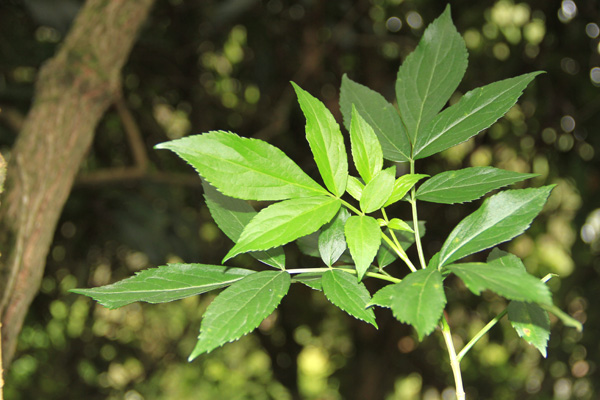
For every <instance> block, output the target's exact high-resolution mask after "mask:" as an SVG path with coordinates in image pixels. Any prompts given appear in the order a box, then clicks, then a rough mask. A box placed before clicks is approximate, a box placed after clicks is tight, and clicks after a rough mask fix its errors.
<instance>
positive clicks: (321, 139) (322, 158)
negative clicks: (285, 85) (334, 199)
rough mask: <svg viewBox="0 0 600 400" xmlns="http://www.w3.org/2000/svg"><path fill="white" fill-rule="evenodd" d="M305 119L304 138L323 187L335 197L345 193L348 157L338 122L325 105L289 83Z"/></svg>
mask: <svg viewBox="0 0 600 400" xmlns="http://www.w3.org/2000/svg"><path fill="white" fill-rule="evenodd" d="M292 85H293V86H294V90H295V91H296V95H297V96H298V102H299V103H300V107H301V108H302V111H303V112H304V116H305V117H306V139H307V140H308V143H309V144H310V149H311V150H312V153H313V156H314V158H315V162H316V163H317V167H318V168H319V172H320V173H321V177H322V178H323V182H325V186H326V187H327V188H328V189H329V190H330V191H331V193H333V194H335V195H336V196H338V197H339V196H341V195H342V194H344V192H345V191H346V180H347V179H348V158H347V157H348V156H347V155H346V147H345V146H344V138H343V137H342V132H341V131H340V127H339V125H338V123H337V122H336V121H335V118H333V115H331V112H330V111H329V110H328V109H327V107H325V105H324V104H323V103H322V102H321V101H319V100H318V99H316V98H315V97H313V96H312V95H311V94H310V93H308V92H306V91H305V90H303V89H302V88H300V87H299V86H298V85H296V84H295V83H294V82H292Z"/></svg>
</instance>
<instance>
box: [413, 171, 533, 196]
mask: <svg viewBox="0 0 600 400" xmlns="http://www.w3.org/2000/svg"><path fill="white" fill-rule="evenodd" d="M534 176H537V175H536V174H523V173H520V172H512V171H506V170H503V169H498V168H494V167H473V168H465V169H459V170H457V171H446V172H442V173H440V174H437V175H435V176H434V177H433V178H431V179H428V180H427V181H426V182H425V183H423V184H422V185H421V186H420V187H419V190H417V200H422V201H430V202H433V203H444V204H455V203H464V202H468V201H473V200H476V199H478V198H480V197H481V196H483V195H485V194H486V193H488V192H490V191H492V190H494V189H498V188H501V187H503V186H506V185H512V184H513V183H515V182H519V181H522V180H525V179H529V178H533V177H534Z"/></svg>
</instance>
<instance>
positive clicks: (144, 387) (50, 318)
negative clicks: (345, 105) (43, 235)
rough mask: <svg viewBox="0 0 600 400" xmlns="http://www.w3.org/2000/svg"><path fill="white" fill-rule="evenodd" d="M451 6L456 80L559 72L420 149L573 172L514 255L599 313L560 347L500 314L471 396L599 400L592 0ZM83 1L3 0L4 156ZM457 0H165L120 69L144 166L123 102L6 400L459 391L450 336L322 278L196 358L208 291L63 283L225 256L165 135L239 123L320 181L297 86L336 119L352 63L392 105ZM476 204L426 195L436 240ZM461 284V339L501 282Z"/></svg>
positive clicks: (598, 96)
mask: <svg viewBox="0 0 600 400" xmlns="http://www.w3.org/2000/svg"><path fill="white" fill-rule="evenodd" d="M451 4H452V16H453V20H454V23H455V24H456V26H457V28H458V30H459V32H461V33H462V34H463V37H464V38H465V41H466V43H467V46H468V49H469V68H468V69H467V73H466V76H465V80H464V81H463V82H462V83H461V85H460V86H459V89H458V90H459V92H460V93H464V92H466V91H467V90H470V89H472V88H474V87H478V86H482V85H485V84H487V83H490V82H493V81H497V80H500V79H504V78H507V77H511V76H516V75H519V74H523V73H527V72H531V71H535V70H545V71H547V73H546V74H544V75H541V76H539V77H538V78H537V79H536V80H535V82H534V83H533V84H532V85H531V86H530V87H529V88H528V89H527V91H526V92H525V94H524V96H523V97H522V98H521V100H520V101H519V105H518V106H515V107H514V108H513V109H511V111H509V113H508V114H507V116H506V117H505V118H503V119H501V120H500V121H499V122H498V123H497V124H496V125H494V126H493V127H492V128H490V129H489V130H488V131H487V132H486V133H485V134H483V135H478V136H477V137H476V138H475V139H474V140H470V141H468V142H466V143H464V144H462V145H460V146H458V147H455V148H453V149H450V150H448V151H446V152H444V153H442V154H441V155H440V156H435V157H432V158H431V159H427V160H426V161H422V164H421V165H420V166H419V170H420V171H422V172H424V173H429V174H431V175H433V174H436V173H439V172H441V171H444V170H449V169H458V168H463V167H469V166H487V165H495V166H498V167H501V168H506V169H509V170H513V171H518V172H534V173H537V174H540V176H539V177H537V178H535V179H533V181H532V185H533V186H540V185H544V184H552V183H555V184H558V186H557V188H556V189H555V190H554V192H553V194H552V196H551V197H550V200H549V203H548V205H547V207H546V209H545V212H543V213H542V215H540V217H538V218H537V219H536V221H535V223H534V225H533V226H532V228H531V229H530V230H528V231H527V232H526V233H525V234H524V235H522V236H520V237H519V238H517V239H515V240H514V241H512V242H511V243H510V244H508V245H506V246H504V248H505V249H506V250H508V251H511V252H513V253H515V254H517V255H519V256H520V257H522V258H524V261H525V264H526V266H527V268H528V270H529V271H530V272H532V273H534V274H535V275H538V276H543V275H544V274H546V273H548V272H554V273H557V274H559V275H560V276H561V278H560V279H553V280H551V281H550V286H551V288H552V290H553V292H554V293H555V295H554V296H555V299H556V301H557V303H558V305H559V306H561V307H562V308H563V309H565V310H568V312H569V313H570V314H571V315H573V316H574V317H576V318H577V319H579V320H580V321H582V322H585V330H584V333H583V334H579V333H577V332H576V331H575V330H573V329H569V328H564V327H563V326H562V325H561V324H560V323H558V324H556V323H555V322H554V321H553V328H552V335H551V339H550V343H549V349H548V350H549V351H548V358H547V359H545V360H544V359H542V358H541V356H540V355H539V352H538V351H537V350H536V349H535V348H533V347H532V346H526V345H524V344H523V343H522V341H520V340H519V339H518V337H517V336H516V334H515V333H514V332H513V331H512V328H511V327H510V326H509V324H508V323H507V322H506V321H503V322H504V323H502V324H500V326H499V327H497V328H495V329H494V330H492V332H491V334H490V335H489V337H487V338H486V339H484V340H483V341H482V342H481V343H479V344H478V345H477V346H476V347H475V350H474V351H473V352H472V353H470V354H469V355H468V356H467V357H466V358H465V360H464V361H463V370H464V379H465V384H466V390H467V395H468V398H470V399H477V398H479V399H513V398H519V399H528V398H531V399H533V398H535V399H570V398H574V399H594V398H597V395H598V394H597V393H598V392H600V387H599V386H600V374H599V372H598V363H599V362H600V345H599V344H598V341H597V338H596V337H595V335H594V334H593V333H594V332H597V331H598V329H600V327H599V318H598V313H597V312H593V311H592V310H591V307H592V305H593V302H594V300H593V298H594V294H597V293H599V291H600V284H599V282H600V280H599V279H598V275H599V274H600V259H599V258H598V252H599V251H600V205H599V204H598V200H597V199H598V198H600V197H599V194H598V191H599V182H600V177H599V169H598V154H597V152H598V149H600V147H599V142H600V138H599V136H598V135H597V133H596V126H598V125H599V123H600V121H599V120H600V114H599V113H598V111H599V110H600V93H599V92H598V91H599V90H600V89H599V86H600V47H599V44H600V43H599V42H600V40H599V33H600V29H599V27H598V25H597V24H599V23H600V15H599V12H598V7H597V3H596V1H593V0H579V1H570V0H565V1H562V2H561V1H533V0H532V1H527V2H524V3H514V2H511V1H508V0H499V1H490V2H478V3H473V2H467V1H459V0H457V1H453V2H451ZM79 6H80V2H79V1H76V0H60V1H58V0H55V1H50V0H26V1H25V0H23V1H17V0H9V1H3V2H2V3H0V108H1V109H2V111H1V112H0V146H2V151H3V153H5V152H6V153H5V154H9V149H10V146H11V144H12V143H13V141H14V138H15V136H16V134H17V132H18V129H19V126H20V123H21V120H22V117H23V115H25V113H26V112H27V109H28V107H29V105H30V101H31V98H32V94H33V82H34V79H35V76H36V71H37V70H38V69H39V67H40V65H41V63H43V62H44V60H46V59H48V58H49V57H50V56H51V55H52V54H53V53H54V52H55V50H56V47H57V46H58V45H60V42H61V39H62V38H63V37H64V35H65V34H66V32H67V30H68V27H69V24H70V22H71V20H72V18H73V17H74V15H75V13H76V12H77V9H78V7H79ZM444 7H445V4H443V3H442V2H437V1H433V0H422V1H418V2H417V1H408V0H406V1H401V0H360V1H345V0H342V1H335V2H325V1H323V2H319V1H309V0H306V1H297V2H284V1H281V0H269V1H258V0H228V1H182V0H161V1H158V3H157V5H156V7H155V9H154V11H153V13H152V15H151V17H150V19H149V21H148V22H147V24H146V27H145V29H144V30H143V32H142V33H141V36H140V39H139V41H138V43H137V45H136V47H135V48H134V50H133V53H132V55H131V58H130V61H129V63H128V64H127V65H126V67H125V69H124V74H123V77H124V79H123V91H124V94H125V99H126V105H127V108H128V110H129V112H130V113H131V114H132V115H133V116H134V119H135V122H136V124H137V126H138V128H139V129H140V131H141V132H142V138H143V144H144V146H143V147H144V149H143V150H145V151H146V152H147V155H148V157H149V161H150V163H149V167H148V168H147V171H146V172H145V173H144V174H142V175H135V176H134V177H133V178H131V177H129V175H128V174H127V171H128V170H124V169H125V168H128V167H131V166H134V165H135V158H134V156H133V154H134V151H135V148H132V147H131V146H130V144H129V142H128V139H127V138H128V136H127V135H128V133H131V127H130V126H129V125H128V124H127V123H126V122H125V120H124V118H123V117H122V116H120V114H119V113H118V112H117V109H116V108H115V109H112V110H110V111H109V112H108V113H107V114H106V116H105V118H104V120H103V122H102V123H101V126H100V127H99V128H98V131H97V134H96V139H95V142H94V145H93V148H92V150H91V151H90V154H89V156H88V158H87V160H86V161H85V165H83V166H82V170H81V175H80V178H79V180H78V182H77V184H76V186H75V187H74V189H73V191H72V194H71V197H70V199H69V201H68V203H67V205H66V207H65V210H64V212H63V215H62V218H61V222H60V223H59V229H58V230H57V232H56V236H55V239H54V244H53V247H52V249H51V252H50V256H49V258H48V264H47V268H46V274H45V277H44V280H43V284H42V288H41V292H40V294H39V296H38V297H37V299H36V300H35V302H34V304H33V307H32V308H31V310H30V313H29V315H28V318H27V322H26V326H25V327H24V329H23V332H22V334H21V338H20V343H19V348H18V353H17V355H16V358H15V360H14V362H13V364H12V366H11V369H10V371H9V373H8V375H7V386H6V388H5V397H6V398H7V399H25V398H44V399H65V398H73V399H79V398H89V399H107V398H108V399H128V400H135V399H145V398H146V399H152V398H165V399H170V398H177V399H197V398H203V399H222V398H230V399H271V398H272V399H296V398H298V399H299V398H302V399H352V398H371V399H378V398H382V399H420V398H423V399H431V400H433V399H441V398H446V397H445V393H448V392H447V391H446V390H447V388H449V387H451V386H452V382H451V381H450V380H449V379H450V378H449V377H450V375H451V374H450V371H449V370H446V369H449V367H447V366H446V363H445V360H446V357H447V355H446V354H444V352H443V351H442V350H441V348H442V347H441V346H438V343H436V342H435V341H439V340H441V338H440V337H439V335H432V336H430V337H428V338H426V339H425V340H424V341H423V342H422V343H419V342H418V341H417V338H416V336H415V333H414V331H412V330H410V329H409V328H407V327H406V326H403V325H400V324H398V323H397V322H396V321H395V320H394V319H393V317H391V315H389V313H385V312H384V313H379V312H377V313H378V315H377V317H378V325H379V327H380V329H379V331H375V329H373V328H372V327H370V326H368V325H367V324H364V323H360V322H358V321H355V320H354V319H352V318H349V317H347V316H346V315H345V314H343V313H342V312H340V311H338V310H335V309H333V308H332V307H330V306H329V305H327V302H326V300H325V299H323V298H322V296H321V294H320V293H317V292H314V291H312V290H311V289H309V288H300V287H296V286H295V287H294V288H292V289H291V292H292V293H291V296H288V297H287V298H286V299H285V301H284V302H283V303H282V305H281V306H280V309H279V310H278V311H276V312H275V313H274V314H273V315H272V316H271V317H270V318H268V319H267V320H266V321H265V322H264V323H263V324H262V325H261V326H260V328H259V330H258V331H257V332H256V333H255V334H253V335H251V336H248V337H244V338H243V339H242V340H240V341H239V342H236V343H234V344H231V345H228V346H226V347H224V348H222V349H219V350H216V351H214V352H212V353H210V354H209V355H208V356H203V357H200V358H199V359H197V360H196V361H194V362H193V363H191V364H188V363H187V362H186V358H187V355H188V354H189V353H190V351H191V349H192V348H193V345H194V343H195V337H196V335H197V332H198V326H199V324H200V315H201V312H202V311H203V310H204V309H205V308H206V306H207V305H208V304H209V303H210V301H211V297H210V295H208V296H207V295H205V296H202V297H199V298H198V297H194V298H188V299H184V300H181V301H178V302H174V303H169V304H164V305H158V306H156V305H153V306H148V305H146V304H132V305H129V306H127V307H124V308H122V309H118V310H112V311H109V310H107V309H105V308H103V307H101V306H99V305H97V304H95V303H93V302H92V301H91V300H90V299H87V298H84V297H82V296H77V295H74V294H67V290H69V289H71V288H74V287H91V286H98V285H102V284H106V283H110V282H113V281H116V280H119V279H122V278H124V277H127V276H129V275H131V273H132V271H137V270H140V269H143V268H146V267H148V266H156V265H162V264H164V263H166V262H182V261H185V262H203V263H215V264H216V263H219V262H220V260H221V259H222V257H223V255H224V254H226V252H227V251H228V249H229V248H230V247H231V242H230V241H229V240H228V239H227V238H226V237H225V236H224V235H222V234H221V233H220V231H219V230H218V229H217V227H216V226H215V225H214V224H213V222H211V220H210V217H209V214H208V210H207V208H206V206H205V204H204V202H203V197H202V188H201V185H200V181H199V179H197V177H196V176H195V174H194V172H193V171H190V169H189V167H187V166H186V165H184V163H182V162H180V161H179V160H178V159H177V158H175V157H173V156H172V155H171V154H170V153H168V152H157V151H153V150H151V149H152V146H153V145H155V144H156V143H160V142H164V141H165V140H168V139H175V138H179V137H181V136H184V135H186V134H190V133H200V132H205V131H208V130H211V129H228V130H232V131H235V132H237V133H238V134H240V135H243V136H248V137H257V138H260V139H263V140H267V141H269V142H270V143H272V144H273V145H275V146H277V147H279V148H281V149H282V150H283V151H284V152H285V153H286V154H288V155H290V156H291V157H292V158H293V159H294V160H295V161H296V162H297V163H298V164H299V165H300V166H301V167H302V168H303V169H304V170H305V171H309V172H310V173H311V174H312V175H313V176H316V174H317V171H316V169H315V168H314V164H313V163H312V159H311V155H310V154H309V153H308V151H307V146H306V143H305V139H304V117H303V115H302V113H301V110H300V107H299V106H298V104H297V102H296V99H295V95H294V91H293V88H292V86H291V85H290V84H289V81H291V80H293V81H294V82H297V83H298V84H299V85H300V86H301V87H303V88H304V89H306V90H307V91H309V92H310V93H312V94H314V95H316V96H317V97H319V98H320V99H322V100H323V101H324V102H325V104H326V105H327V106H328V107H329V109H330V110H331V111H332V112H333V113H334V115H335V116H336V118H338V120H339V121H341V115H340V112H339V105H338V93H339V86H340V82H341V77H342V75H343V74H344V73H347V74H348V76H349V77H350V78H352V79H353V80H354V81H357V82H360V83H362V84H365V85H367V86H369V87H371V88H372V89H375V90H377V91H379V92H382V93H384V94H385V95H386V97H387V98H388V99H389V100H392V99H393V93H394V88H393V83H394V82H395V73H396V71H397V68H398V65H399V63H400V62H401V61H402V60H403V59H404V57H406V55H407V54H409V53H410V51H412V50H413V49H414V47H415V46H416V44H417V42H418V39H419V38H420V35H421V34H422V30H423V28H424V26H426V25H427V24H428V23H429V22H431V21H432V20H433V19H434V18H435V17H437V16H438V15H439V14H440V13H441V12H442V11H443V9H444ZM121 115H122V114H121ZM402 167H403V166H402V165H401V164H400V165H399V168H402ZM311 168H313V169H312V170H311ZM474 203H475V204H464V205H462V206H456V207H452V208H444V207H440V206H438V205H436V204H427V203H423V206H422V207H421V209H420V214H421V215H423V216H427V217H426V219H427V220H428V221H437V223H435V224H432V223H430V224H428V226H427V237H428V240H426V243H428V244H429V246H430V247H427V248H425V252H426V253H427V254H428V255H431V254H433V253H434V252H435V251H437V250H439V248H440V246H441V244H442V241H443V238H444V237H445V236H446V235H447V234H448V233H449V232H450V230H451V229H452V227H453V226H454V225H455V224H456V223H457V222H459V221H460V219H461V218H462V217H464V216H465V215H467V214H468V213H470V212H472V211H473V210H475V209H476V207H477V205H478V204H479V203H477V202H474ZM442 210H446V211H443V212H442ZM290 250H291V251H290V252H289V253H288V258H289V259H290V260H291V263H290V264H294V263H295V264H296V265H302V263H303V261H304V260H305V258H304V256H302V255H300V253H299V252H298V251H294V250H292V249H290ZM477 261H481V260H477ZM255 262H256V261H254V260H253V259H252V258H250V257H246V256H240V257H237V258H236V259H235V260H233V263H234V264H236V265H238V266H248V265H255V264H253V263H255ZM370 289H371V291H374V290H376V289H377V287H370ZM446 293H447V296H448V298H449V303H450V304H454V307H453V308H452V309H450V320H451V321H452V322H453V324H454V326H453V332H454V333H455V335H456V336H457V338H456V339H457V340H459V341H460V340H465V339H466V338H469V337H470V336H471V335H472V334H473V333H474V332H475V331H476V330H477V329H479V328H480V327H481V326H483V324H485V323H486V322H487V321H488V320H489V318H490V317H491V316H492V315H494V314H495V313H496V312H498V311H500V310H502V309H503V307H504V305H505V304H504V301H503V300H502V299H500V298H498V297H496V296H492V295H489V296H487V297H486V299H487V300H488V302H487V303H483V304H478V303H477V300H476V298H475V296H473V295H471V294H470V292H469V291H468V290H467V289H466V288H465V287H464V286H461V285H458V281H457V280H451V281H450V282H448V286H447V288H446ZM452 300H460V301H459V302H458V303H457V302H456V301H452ZM439 360H444V362H440V361H439ZM357 377H360V379H359V378H357Z"/></svg>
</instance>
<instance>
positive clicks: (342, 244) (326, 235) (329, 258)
mask: <svg viewBox="0 0 600 400" xmlns="http://www.w3.org/2000/svg"><path fill="white" fill-rule="evenodd" d="M348 218H350V213H349V212H348V210H346V208H345V207H342V208H340V210H339V211H338V213H337V215H336V216H335V218H334V219H333V220H332V221H331V222H329V223H328V224H327V225H325V226H324V227H323V228H322V229H321V233H320V234H319V254H320V255H321V259H322V260H323V262H324V263H325V264H327V266H329V267H331V266H332V265H333V263H335V262H336V261H337V260H338V259H339V258H340V257H341V255H342V254H343V253H344V251H345V250H346V238H345V237H344V225H345V224H346V221H347V220H348Z"/></svg>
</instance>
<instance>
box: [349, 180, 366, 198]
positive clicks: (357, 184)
mask: <svg viewBox="0 0 600 400" xmlns="http://www.w3.org/2000/svg"><path fill="white" fill-rule="evenodd" d="M364 188H365V185H363V183H362V182H361V181H359V180H358V179H357V178H355V177H353V176H351V175H350V176H348V185H347V186H346V191H347V192H348V194H349V195H350V196H352V197H354V199H355V200H358V201H360V198H361V197H362V192H363V190H364Z"/></svg>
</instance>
